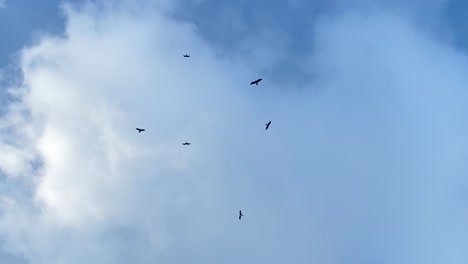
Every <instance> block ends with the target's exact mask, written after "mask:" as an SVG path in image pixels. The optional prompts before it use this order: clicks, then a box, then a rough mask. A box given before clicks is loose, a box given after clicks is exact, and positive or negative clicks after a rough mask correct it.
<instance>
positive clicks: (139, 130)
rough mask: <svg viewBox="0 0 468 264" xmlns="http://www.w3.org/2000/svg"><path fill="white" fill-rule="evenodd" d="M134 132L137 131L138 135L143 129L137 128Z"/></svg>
mask: <svg viewBox="0 0 468 264" xmlns="http://www.w3.org/2000/svg"><path fill="white" fill-rule="evenodd" d="M136 130H138V133H141V132H143V131H145V130H144V129H143V128H138V127H137V128H136Z"/></svg>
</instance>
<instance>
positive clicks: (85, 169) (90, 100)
mask: <svg viewBox="0 0 468 264" xmlns="http://www.w3.org/2000/svg"><path fill="white" fill-rule="evenodd" d="M123 2H125V1H123ZM173 8H176V6H172V5H165V4H164V2H162V1H161V2H157V3H156V4H154V3H153V4H150V3H143V4H141V5H140V6H137V5H136V4H133V3H132V2H128V3H124V4H109V5H107V6H96V5H95V4H87V5H84V6H76V7H72V6H69V5H68V6H65V8H64V10H65V11H66V12H65V13H66V16H67V19H68V20H67V21H68V23H67V27H66V35H65V37H63V38H62V37H55V36H44V37H43V38H42V40H41V41H40V42H39V43H37V44H36V45H33V46H31V47H28V48H25V49H24V50H23V52H22V57H21V63H20V68H21V70H22V73H23V76H24V81H23V83H22V84H21V85H20V86H19V87H12V88H11V92H12V93H14V95H15V96H16V97H17V98H18V99H20V100H19V101H18V102H15V103H11V105H10V106H9V112H8V114H7V115H5V116H4V118H3V119H2V122H1V123H0V128H1V130H0V132H1V133H2V141H1V144H0V151H1V152H0V153H1V154H0V168H1V171H2V174H3V179H2V181H3V182H2V186H3V187H2V193H1V196H0V201H1V207H0V209H1V210H0V213H1V214H2V218H1V219H0V233H1V238H2V239H0V247H1V248H2V250H1V251H0V256H2V257H3V258H4V259H8V260H9V261H11V262H12V263H14V261H16V262H17V263H41V264H42V263H71V264H73V263H155V262H157V263H168V264H170V263H186V262H188V261H192V262H197V263H202V262H203V263H220V262H223V263H237V262H239V261H243V262H247V263H258V262H268V263H286V262H295V263H311V262H314V263H324V264H335V263H357V262H359V263H371V262H372V263H375V262H379V263H382V262H384V263H387V262H388V263H428V262H430V263H453V264H458V263H466V261H468V255H467V253H466V250H465V245H466V244H467V242H468V241H467V237H468V236H467V235H468V225H467V224H466V223H467V220H468V219H467V209H468V207H467V206H465V203H466V200H464V193H466V190H467V187H468V185H467V183H466V181H465V178H464V176H465V175H466V173H467V172H468V168H467V167H466V166H465V165H464V164H465V163H466V162H464V158H465V156H466V150H465V149H466V146H467V140H466V134H467V133H466V132H467V126H466V122H465V120H467V117H468V116H467V114H468V111H467V110H468V109H467V108H466V107H465V102H464V100H463V99H464V98H465V97H466V95H467V92H466V91H465V86H466V84H467V83H468V77H466V72H467V71H468V60H467V58H466V56H465V55H464V54H461V53H459V52H458V51H457V50H456V49H454V48H452V47H451V46H449V45H448V44H447V43H445V42H441V41H440V40H439V39H438V38H436V36H434V35H432V33H430V32H428V31H426V30H425V29H423V28H421V26H420V25H419V24H417V23H416V22H415V21H413V20H410V19H409V18H408V16H407V15H402V14H401V13H398V12H397V11H396V10H393V11H390V10H387V9H379V8H375V9H372V10H366V11H365V12H361V11H362V9H359V8H356V9H353V11H350V12H343V13H340V14H339V15H333V16H322V17H320V19H318V20H317V21H316V23H315V24H314V25H311V26H312V28H311V29H310V32H309V33H308V34H309V37H311V38H312V39H313V44H314V47H313V48H314V49H313V53H312V55H311V56H307V57H305V58H302V59H303V60H304V62H302V64H303V65H305V66H304V67H305V68H304V70H305V71H307V72H308V73H309V74H310V75H311V76H314V78H313V79H312V80H311V81H310V82H309V83H308V84H307V85H306V86H305V87H306V89H296V88H295V85H294V83H292V84H291V87H288V89H285V88H283V87H279V86H277V85H276V84H275V83H274V82H272V81H271V80H269V79H268V78H264V80H263V81H262V82H261V83H260V85H259V86H255V87H252V86H249V85H248V84H249V82H250V81H251V80H253V79H255V78H257V77H264V76H260V73H259V70H258V69H263V67H264V64H262V62H259V63H255V64H251V62H250V60H249V57H247V56H239V57H236V59H225V58H219V57H218V56H217V53H216V50H215V49H214V48H213V47H212V46H210V45H209V44H208V42H207V41H206V40H205V39H204V38H202V37H201V36H200V35H199V34H198V30H197V28H196V27H195V26H194V25H193V24H190V23H187V22H181V21H180V20H175V19H173V18H172V17H171V16H169V15H168V14H169V13H170V12H171V10H172V9H173ZM227 33H228V32H227ZM227 33H226V34H227ZM269 34H273V32H272V33H269ZM272 36H274V35H268V38H267V40H265V41H264V42H262V43H261V44H260V45H259V46H254V47H253V48H252V51H255V50H256V49H258V48H259V47H263V46H265V45H266V43H268V42H269V41H272V39H274V37H272ZM282 48H284V47H283V46H282V45H276V46H274V48H273V49H271V50H266V51H264V52H266V53H267V54H261V56H260V55H259V57H258V59H261V58H265V60H267V58H268V57H269V56H274V54H275V52H276V51H277V50H281V49H282ZM185 53H189V54H191V55H192V56H191V57H190V58H188V59H187V58H183V57H182V54H185ZM245 54H252V52H250V53H249V52H246V53H245ZM284 54H287V53H286V52H285V53H282V56H283V55H284ZM268 55H269V56H268ZM284 56H286V55H284ZM269 120H272V125H271V127H270V129H269V130H268V131H265V130H264V126H263V124H264V123H266V122H268V121H269ZM135 127H144V128H145V129H146V132H143V133H141V134H139V133H137V131H136V130H135ZM185 141H189V142H192V145H191V146H189V147H187V146H182V145H181V143H182V142H185ZM239 209H242V210H243V212H244V218H243V220H242V221H238V220H237V218H236V217H237V212H238V210H239ZM0 260H1V258H0Z"/></svg>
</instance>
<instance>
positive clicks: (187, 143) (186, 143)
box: [182, 141, 192, 146]
mask: <svg viewBox="0 0 468 264" xmlns="http://www.w3.org/2000/svg"><path fill="white" fill-rule="evenodd" d="M190 144H192V143H189V142H187V141H185V143H182V145H184V146H186V145H190Z"/></svg>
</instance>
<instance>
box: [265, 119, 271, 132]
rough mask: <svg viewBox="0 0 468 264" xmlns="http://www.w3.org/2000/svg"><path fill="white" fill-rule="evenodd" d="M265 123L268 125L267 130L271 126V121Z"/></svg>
mask: <svg viewBox="0 0 468 264" xmlns="http://www.w3.org/2000/svg"><path fill="white" fill-rule="evenodd" d="M265 125H266V127H265V130H267V129H268V128H269V127H270V125H271V121H270V122H268V123H266V124H265Z"/></svg>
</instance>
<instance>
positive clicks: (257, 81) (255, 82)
mask: <svg viewBox="0 0 468 264" xmlns="http://www.w3.org/2000/svg"><path fill="white" fill-rule="evenodd" d="M261 80H262V78H260V79H257V80H255V81H253V82H251V83H250V85H252V84H256V85H258V83H259V82H260V81H261Z"/></svg>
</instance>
